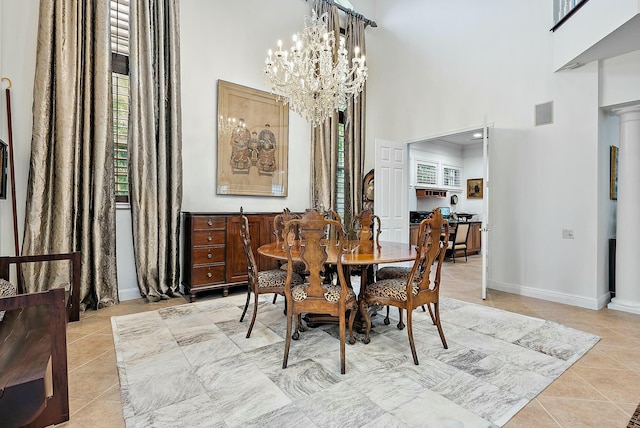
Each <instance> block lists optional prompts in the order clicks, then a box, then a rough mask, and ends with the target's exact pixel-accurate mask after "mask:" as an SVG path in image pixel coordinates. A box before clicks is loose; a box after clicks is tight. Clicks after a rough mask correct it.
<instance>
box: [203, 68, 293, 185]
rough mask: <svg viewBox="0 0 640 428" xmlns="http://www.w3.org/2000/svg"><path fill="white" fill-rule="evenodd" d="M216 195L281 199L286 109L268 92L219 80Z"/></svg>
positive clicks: (286, 153) (286, 152) (284, 179)
mask: <svg viewBox="0 0 640 428" xmlns="http://www.w3.org/2000/svg"><path fill="white" fill-rule="evenodd" d="M217 124H218V171H217V183H216V189H217V190H216V193H217V194H218V195H252V196H277V197H285V196H287V191H288V170H289V168H288V158H289V108H288V107H287V106H286V105H284V103H283V102H282V101H280V100H278V99H277V96H276V95H274V94H271V93H269V92H265V91H260V90H258V89H253V88H248V87H246V86H242V85H237V84H235V83H231V82H226V81H224V80H218V117H217Z"/></svg>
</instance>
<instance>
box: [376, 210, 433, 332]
mask: <svg viewBox="0 0 640 428" xmlns="http://www.w3.org/2000/svg"><path fill="white" fill-rule="evenodd" d="M435 211H438V212H440V208H436V209H435V210H434V212H435ZM423 227H425V225H423V224H422V223H420V226H419V227H418V237H420V236H422V234H423V233H424V231H423V230H422V228H423ZM420 244H421V241H420V239H418V242H417V244H416V245H420ZM410 273H411V267H405V266H385V267H383V268H380V269H379V270H377V271H376V280H377V281H382V280H384V279H402V280H406V279H407V278H408V277H409V274H410ZM399 311H400V321H398V328H399V329H403V328H404V323H403V322H402V309H400V310H399ZM422 311H423V312H426V309H425V307H424V306H422ZM384 323H385V325H389V324H390V323H391V321H390V319H389V306H387V316H386V317H385V318H384Z"/></svg>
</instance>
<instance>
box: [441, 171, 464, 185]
mask: <svg viewBox="0 0 640 428" xmlns="http://www.w3.org/2000/svg"><path fill="white" fill-rule="evenodd" d="M442 172H443V176H444V177H443V183H444V185H445V186H447V187H460V185H461V183H460V180H461V178H460V176H461V173H460V168H455V167H450V166H444V167H443V168H442Z"/></svg>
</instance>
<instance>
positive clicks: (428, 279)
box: [360, 210, 449, 365]
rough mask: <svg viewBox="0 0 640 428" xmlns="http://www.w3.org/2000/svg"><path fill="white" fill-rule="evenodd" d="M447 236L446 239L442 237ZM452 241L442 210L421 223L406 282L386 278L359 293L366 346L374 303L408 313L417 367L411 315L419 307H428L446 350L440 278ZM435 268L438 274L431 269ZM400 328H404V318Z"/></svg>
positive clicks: (408, 326)
mask: <svg viewBox="0 0 640 428" xmlns="http://www.w3.org/2000/svg"><path fill="white" fill-rule="evenodd" d="M442 233H444V240H442V239H441V234H442ZM448 238H449V224H448V223H447V222H446V221H445V220H444V219H443V218H442V214H441V213H440V211H439V210H435V211H434V212H433V213H432V214H431V216H430V217H429V218H428V219H426V220H423V221H422V222H421V223H420V232H419V244H418V247H417V248H418V256H417V258H416V260H415V262H414V264H413V268H412V269H411V272H410V274H409V277H408V278H407V279H385V280H381V281H376V282H374V283H373V284H370V285H367V287H366V288H365V290H364V292H363V293H360V314H361V315H362V317H363V318H364V320H365V322H366V331H365V337H364V338H363V340H362V341H363V342H364V343H369V341H370V337H369V334H370V331H371V318H370V316H369V310H368V309H369V306H370V305H373V304H379V305H389V306H395V307H397V308H399V309H401V310H405V311H406V312H407V333H408V335H409V345H410V347H411V354H412V355H413V362H414V363H415V364H416V365H418V355H417V353H416V347H415V343H414V340H413V326H412V314H413V310H414V309H416V308H417V307H419V306H422V305H427V307H428V308H429V314H430V315H431V320H432V321H433V323H434V324H435V325H436V327H437V328H438V333H439V334H440V340H441V341H442V346H444V348H445V349H447V341H446V339H445V337H444V332H443V331H442V325H441V323H440V308H439V305H440V298H439V295H440V275H441V269H442V263H443V261H444V254H445V251H444V245H445V244H444V243H445V242H447V241H448ZM434 266H435V275H434V276H432V275H431V273H432V272H431V270H432V268H433V267H434ZM398 328H399V329H402V328H404V324H403V323H402V318H400V322H399V323H398Z"/></svg>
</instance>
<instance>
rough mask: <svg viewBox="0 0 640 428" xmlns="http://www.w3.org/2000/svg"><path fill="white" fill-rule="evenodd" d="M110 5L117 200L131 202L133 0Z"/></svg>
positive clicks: (118, 0) (114, 2) (115, 0)
mask: <svg viewBox="0 0 640 428" xmlns="http://www.w3.org/2000/svg"><path fill="white" fill-rule="evenodd" d="M110 5H111V66H112V70H113V73H112V76H111V82H112V85H111V87H112V92H113V142H114V149H113V162H114V176H115V177H114V178H115V196H116V202H129V151H128V141H129V0H111V3H110Z"/></svg>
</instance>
